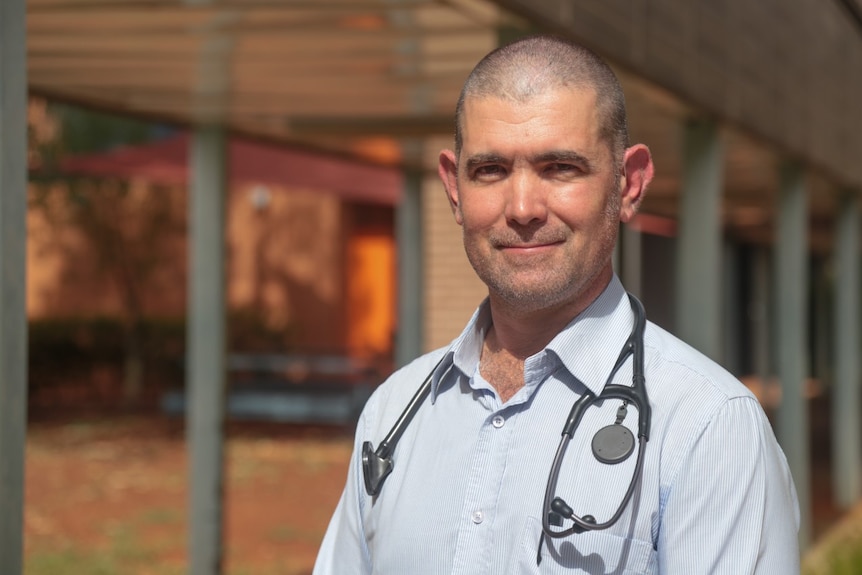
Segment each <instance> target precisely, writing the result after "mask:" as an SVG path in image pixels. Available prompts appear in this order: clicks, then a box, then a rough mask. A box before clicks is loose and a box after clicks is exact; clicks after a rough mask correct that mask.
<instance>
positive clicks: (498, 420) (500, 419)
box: [491, 415, 506, 429]
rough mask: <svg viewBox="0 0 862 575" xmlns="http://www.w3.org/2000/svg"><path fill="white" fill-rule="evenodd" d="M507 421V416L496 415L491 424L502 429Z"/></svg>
mask: <svg viewBox="0 0 862 575" xmlns="http://www.w3.org/2000/svg"><path fill="white" fill-rule="evenodd" d="M505 423H506V418H505V417H503V416H502V415H495V416H494V419H492V420H491V425H493V426H494V427H496V428H497V429H500V428H501V427H503V425H505Z"/></svg>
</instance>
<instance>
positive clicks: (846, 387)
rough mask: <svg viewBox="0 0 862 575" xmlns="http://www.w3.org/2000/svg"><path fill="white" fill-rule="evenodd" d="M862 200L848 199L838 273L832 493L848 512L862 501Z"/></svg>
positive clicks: (840, 229) (837, 256)
mask: <svg viewBox="0 0 862 575" xmlns="http://www.w3.org/2000/svg"><path fill="white" fill-rule="evenodd" d="M859 239H860V237H859V199H858V197H856V196H855V195H853V196H850V195H848V196H847V197H846V198H845V200H844V205H843V206H842V207H841V211H840V213H839V214H838V235H837V238H836V242H835V244H836V253H835V268H836V272H837V274H836V275H837V277H836V280H837V281H836V284H835V324H834V325H835V337H834V340H835V341H834V345H835V348H834V351H835V358H834V361H835V371H834V373H835V378H834V380H833V387H832V487H833V493H834V494H835V502H836V503H837V504H838V505H839V506H840V507H842V508H848V507H850V506H851V505H853V504H854V503H856V501H857V500H858V499H859V497H860V495H862V480H860V475H862V444H860V443H862V435H860V434H862V430H860V424H859V421H860V418H862V413H860V409H862V388H860V383H862V382H860V360H859V353H860V349H862V348H860V343H862V342H861V341H860V340H862V338H860V326H859V322H860V319H862V318H860V316H859V308H860V306H859V298H860V296H862V292H860V282H859Z"/></svg>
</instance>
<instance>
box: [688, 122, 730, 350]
mask: <svg viewBox="0 0 862 575" xmlns="http://www.w3.org/2000/svg"><path fill="white" fill-rule="evenodd" d="M722 168H723V150H722V145H721V142H720V140H719V135H718V130H717V129H716V127H715V126H714V125H713V124H711V123H707V122H691V123H688V124H687V125H686V126H685V150H684V168H683V189H682V194H681V198H680V202H681V205H680V215H679V235H678V237H677V243H676V245H677V268H676V270H677V271H676V288H677V289H676V293H677V298H676V302H677V304H676V305H677V307H676V325H677V334H678V335H679V336H680V337H681V338H682V339H684V340H685V341H687V342H688V343H690V344H691V345H692V346H694V347H695V348H697V349H699V350H700V351H702V352H703V353H705V354H706V355H708V356H710V357H711V358H713V359H720V355H721V326H722V319H721V235H722V234H721V214H720V208H721V191H722V185H723V183H722V182H723V180H722Z"/></svg>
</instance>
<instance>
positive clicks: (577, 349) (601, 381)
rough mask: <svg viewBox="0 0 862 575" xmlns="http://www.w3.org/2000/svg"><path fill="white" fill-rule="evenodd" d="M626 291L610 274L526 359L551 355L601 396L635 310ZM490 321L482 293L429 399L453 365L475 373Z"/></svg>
mask: <svg viewBox="0 0 862 575" xmlns="http://www.w3.org/2000/svg"><path fill="white" fill-rule="evenodd" d="M625 295H626V292H625V289H624V288H623V285H622V283H620V280H619V278H617V276H616V275H614V276H613V278H612V279H611V281H610V283H609V284H608V286H607V287H606V288H605V290H604V291H603V292H602V293H601V295H600V296H599V297H598V298H596V299H595V301H593V303H592V304H590V306H589V307H587V309H585V310H584V311H583V312H581V313H580V314H579V315H578V316H577V317H575V318H574V319H573V320H572V321H571V322H570V323H569V324H568V325H567V326H566V327H565V328H563V330H562V331H560V333H558V334H557V335H556V337H554V339H552V340H551V342H550V343H549V344H548V345H547V347H546V348H545V349H544V350H542V351H540V352H538V353H537V354H535V355H534V356H532V357H531V358H527V361H528V362H529V361H531V359H532V358H536V357H538V356H541V355H545V354H548V353H550V354H553V355H554V356H556V358H557V361H559V362H560V363H561V364H562V365H563V366H564V367H565V369H566V370H567V371H568V372H569V373H571V374H572V375H573V376H574V377H575V378H576V379H578V380H579V381H580V382H582V383H583V384H584V385H585V386H586V387H587V388H588V389H589V390H590V391H591V392H592V393H594V394H595V395H599V394H600V393H601V392H602V389H604V386H605V383H606V380H607V377H608V374H609V373H610V372H611V370H612V369H613V367H614V364H615V363H616V360H617V357H618V356H619V353H620V349H621V348H622V346H623V344H624V343H625V341H626V339H627V338H628V336H629V333H631V330H632V322H633V313H632V311H631V307H630V305H629V301H628V298H627V297H625ZM490 325H491V308H490V305H489V300H488V298H485V300H484V301H483V302H482V303H481V304H480V305H479V307H478V308H477V309H476V311H475V312H474V313H473V317H471V318H470V321H469V322H468V323H467V325H466V326H465V327H464V330H463V331H462V332H461V334H460V335H459V336H458V337H457V338H455V340H454V341H453V342H452V343H451V345H450V346H449V350H448V351H447V352H446V357H445V358H444V359H443V361H441V362H440V364H439V365H438V366H437V368H436V369H435V370H434V373H433V375H432V379H431V401H432V403H433V402H434V401H436V399H437V395H438V394H439V393H442V392H443V389H441V381H442V380H443V379H444V377H445V375H446V373H447V372H448V371H450V370H451V369H452V368H453V367H455V368H457V369H458V370H459V371H460V372H461V373H463V374H464V375H466V376H467V377H470V376H472V374H473V373H475V371H476V368H477V366H478V365H479V359H480V357H481V354H482V345H483V343H484V341H485V334H486V333H487V332H488V328H489V327H490Z"/></svg>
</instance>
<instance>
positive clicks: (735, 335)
mask: <svg viewBox="0 0 862 575" xmlns="http://www.w3.org/2000/svg"><path fill="white" fill-rule="evenodd" d="M722 259H723V264H722V269H723V270H724V273H722V274H721V280H722V282H721V283H722V303H721V308H722V309H724V310H726V312H725V313H724V314H722V320H723V321H722V326H721V327H722V329H721V332H722V333H721V336H722V339H721V346H722V354H721V360H722V364H723V365H724V367H725V368H726V369H727V370H729V371H730V372H731V373H735V374H737V375H739V374H740V373H741V372H742V361H741V358H740V346H739V344H738V342H739V341H740V339H741V338H740V335H741V333H742V330H743V327H742V325H741V321H740V320H741V316H740V314H739V312H738V310H740V309H742V308H743V307H744V306H745V302H743V301H742V298H741V297H740V293H739V266H740V262H739V255H738V250H737V246H736V245H734V244H733V243H731V242H729V241H727V242H723V244H722Z"/></svg>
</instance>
